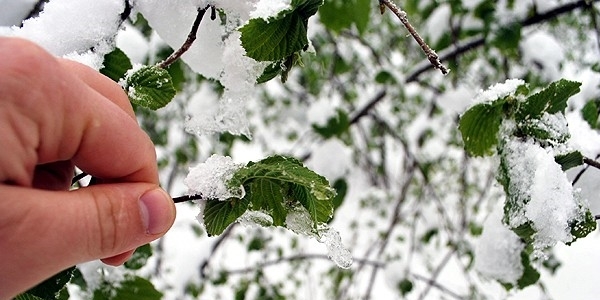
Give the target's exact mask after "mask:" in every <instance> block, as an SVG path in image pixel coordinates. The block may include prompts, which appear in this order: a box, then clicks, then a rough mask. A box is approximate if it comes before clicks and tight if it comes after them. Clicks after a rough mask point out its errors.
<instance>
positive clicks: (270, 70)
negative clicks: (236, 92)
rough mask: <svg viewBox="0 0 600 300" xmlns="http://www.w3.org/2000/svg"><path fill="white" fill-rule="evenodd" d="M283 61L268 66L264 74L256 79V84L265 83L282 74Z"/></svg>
mask: <svg viewBox="0 0 600 300" xmlns="http://www.w3.org/2000/svg"><path fill="white" fill-rule="evenodd" d="M281 71H282V69H281V61H277V62H274V63H272V64H270V65H268V66H267V67H266V68H265V69H264V70H263V73H262V74H261V75H260V77H258V78H257V79H256V83H259V84H260V83H265V82H267V81H269V80H271V79H273V78H275V77H277V75H279V74H281Z"/></svg>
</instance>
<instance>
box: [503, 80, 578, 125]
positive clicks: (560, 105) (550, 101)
mask: <svg viewBox="0 0 600 300" xmlns="http://www.w3.org/2000/svg"><path fill="white" fill-rule="evenodd" d="M580 86H581V83H579V82H575V81H569V80H566V79H561V80H558V81H555V82H553V83H551V84H550V85H549V86H548V87H546V88H544V89H543V90H541V91H540V92H538V93H536V94H533V95H531V96H529V97H528V98H527V99H525V101H524V102H523V103H522V104H521V105H520V106H519V108H518V109H517V113H516V116H515V117H516V120H517V122H520V121H524V120H527V119H539V118H540V117H541V116H542V115H543V114H544V112H547V113H549V114H555V113H559V112H560V113H564V112H565V109H566V108H567V100H568V99H569V97H571V96H573V95H575V94H577V93H579V87H580Z"/></svg>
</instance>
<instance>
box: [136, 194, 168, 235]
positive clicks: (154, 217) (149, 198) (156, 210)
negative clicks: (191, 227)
mask: <svg viewBox="0 0 600 300" xmlns="http://www.w3.org/2000/svg"><path fill="white" fill-rule="evenodd" d="M172 207H173V200H171V197H170V196H169V195H168V194H167V193H166V192H165V191H164V190H162V189H160V188H157V189H154V190H150V191H147V192H146V193H144V194H143V195H142V197H140V212H141V214H142V221H143V222H144V227H145V228H146V233H147V234H159V233H163V232H165V231H167V230H168V229H169V228H170V227H171V225H172V224H173V208H172Z"/></svg>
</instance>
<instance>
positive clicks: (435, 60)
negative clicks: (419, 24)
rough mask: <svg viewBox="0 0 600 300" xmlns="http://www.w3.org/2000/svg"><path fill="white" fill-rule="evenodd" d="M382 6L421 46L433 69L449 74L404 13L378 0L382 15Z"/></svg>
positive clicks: (383, 0)
mask: <svg viewBox="0 0 600 300" xmlns="http://www.w3.org/2000/svg"><path fill="white" fill-rule="evenodd" d="M382 5H384V6H387V8H389V9H390V10H391V11H392V12H393V13H394V14H395V15H396V16H397V17H398V19H399V20H400V22H401V23H402V25H404V27H406V29H407V30H408V32H409V33H410V35H411V36H412V37H413V38H414V39H415V41H417V43H418V44H419V46H421V49H422V50H423V52H424V53H425V55H426V56H427V60H429V62H430V63H431V65H432V66H433V67H434V68H436V69H438V70H440V71H441V72H442V74H444V75H446V74H448V73H449V72H450V69H448V68H446V66H444V65H443V64H442V62H441V61H440V58H439V56H438V55H437V53H435V51H433V50H432V49H431V47H429V45H427V43H426V42H425V40H423V38H422V37H421V36H420V35H419V33H418V32H417V30H415V28H414V27H413V26H412V24H410V22H409V21H408V18H407V17H406V12H404V11H403V10H401V9H400V8H398V6H396V4H394V3H393V2H391V1H390V0H379V8H380V10H381V12H382V13H383V10H382V9H381V7H382Z"/></svg>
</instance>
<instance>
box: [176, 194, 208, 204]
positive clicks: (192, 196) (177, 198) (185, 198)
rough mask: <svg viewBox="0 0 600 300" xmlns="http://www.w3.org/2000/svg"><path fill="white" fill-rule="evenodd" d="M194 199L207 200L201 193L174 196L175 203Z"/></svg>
mask: <svg viewBox="0 0 600 300" xmlns="http://www.w3.org/2000/svg"><path fill="white" fill-rule="evenodd" d="M193 200H205V199H204V197H202V195H201V194H197V195H184V196H179V197H175V198H173V202H174V203H181V202H187V201H193Z"/></svg>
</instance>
